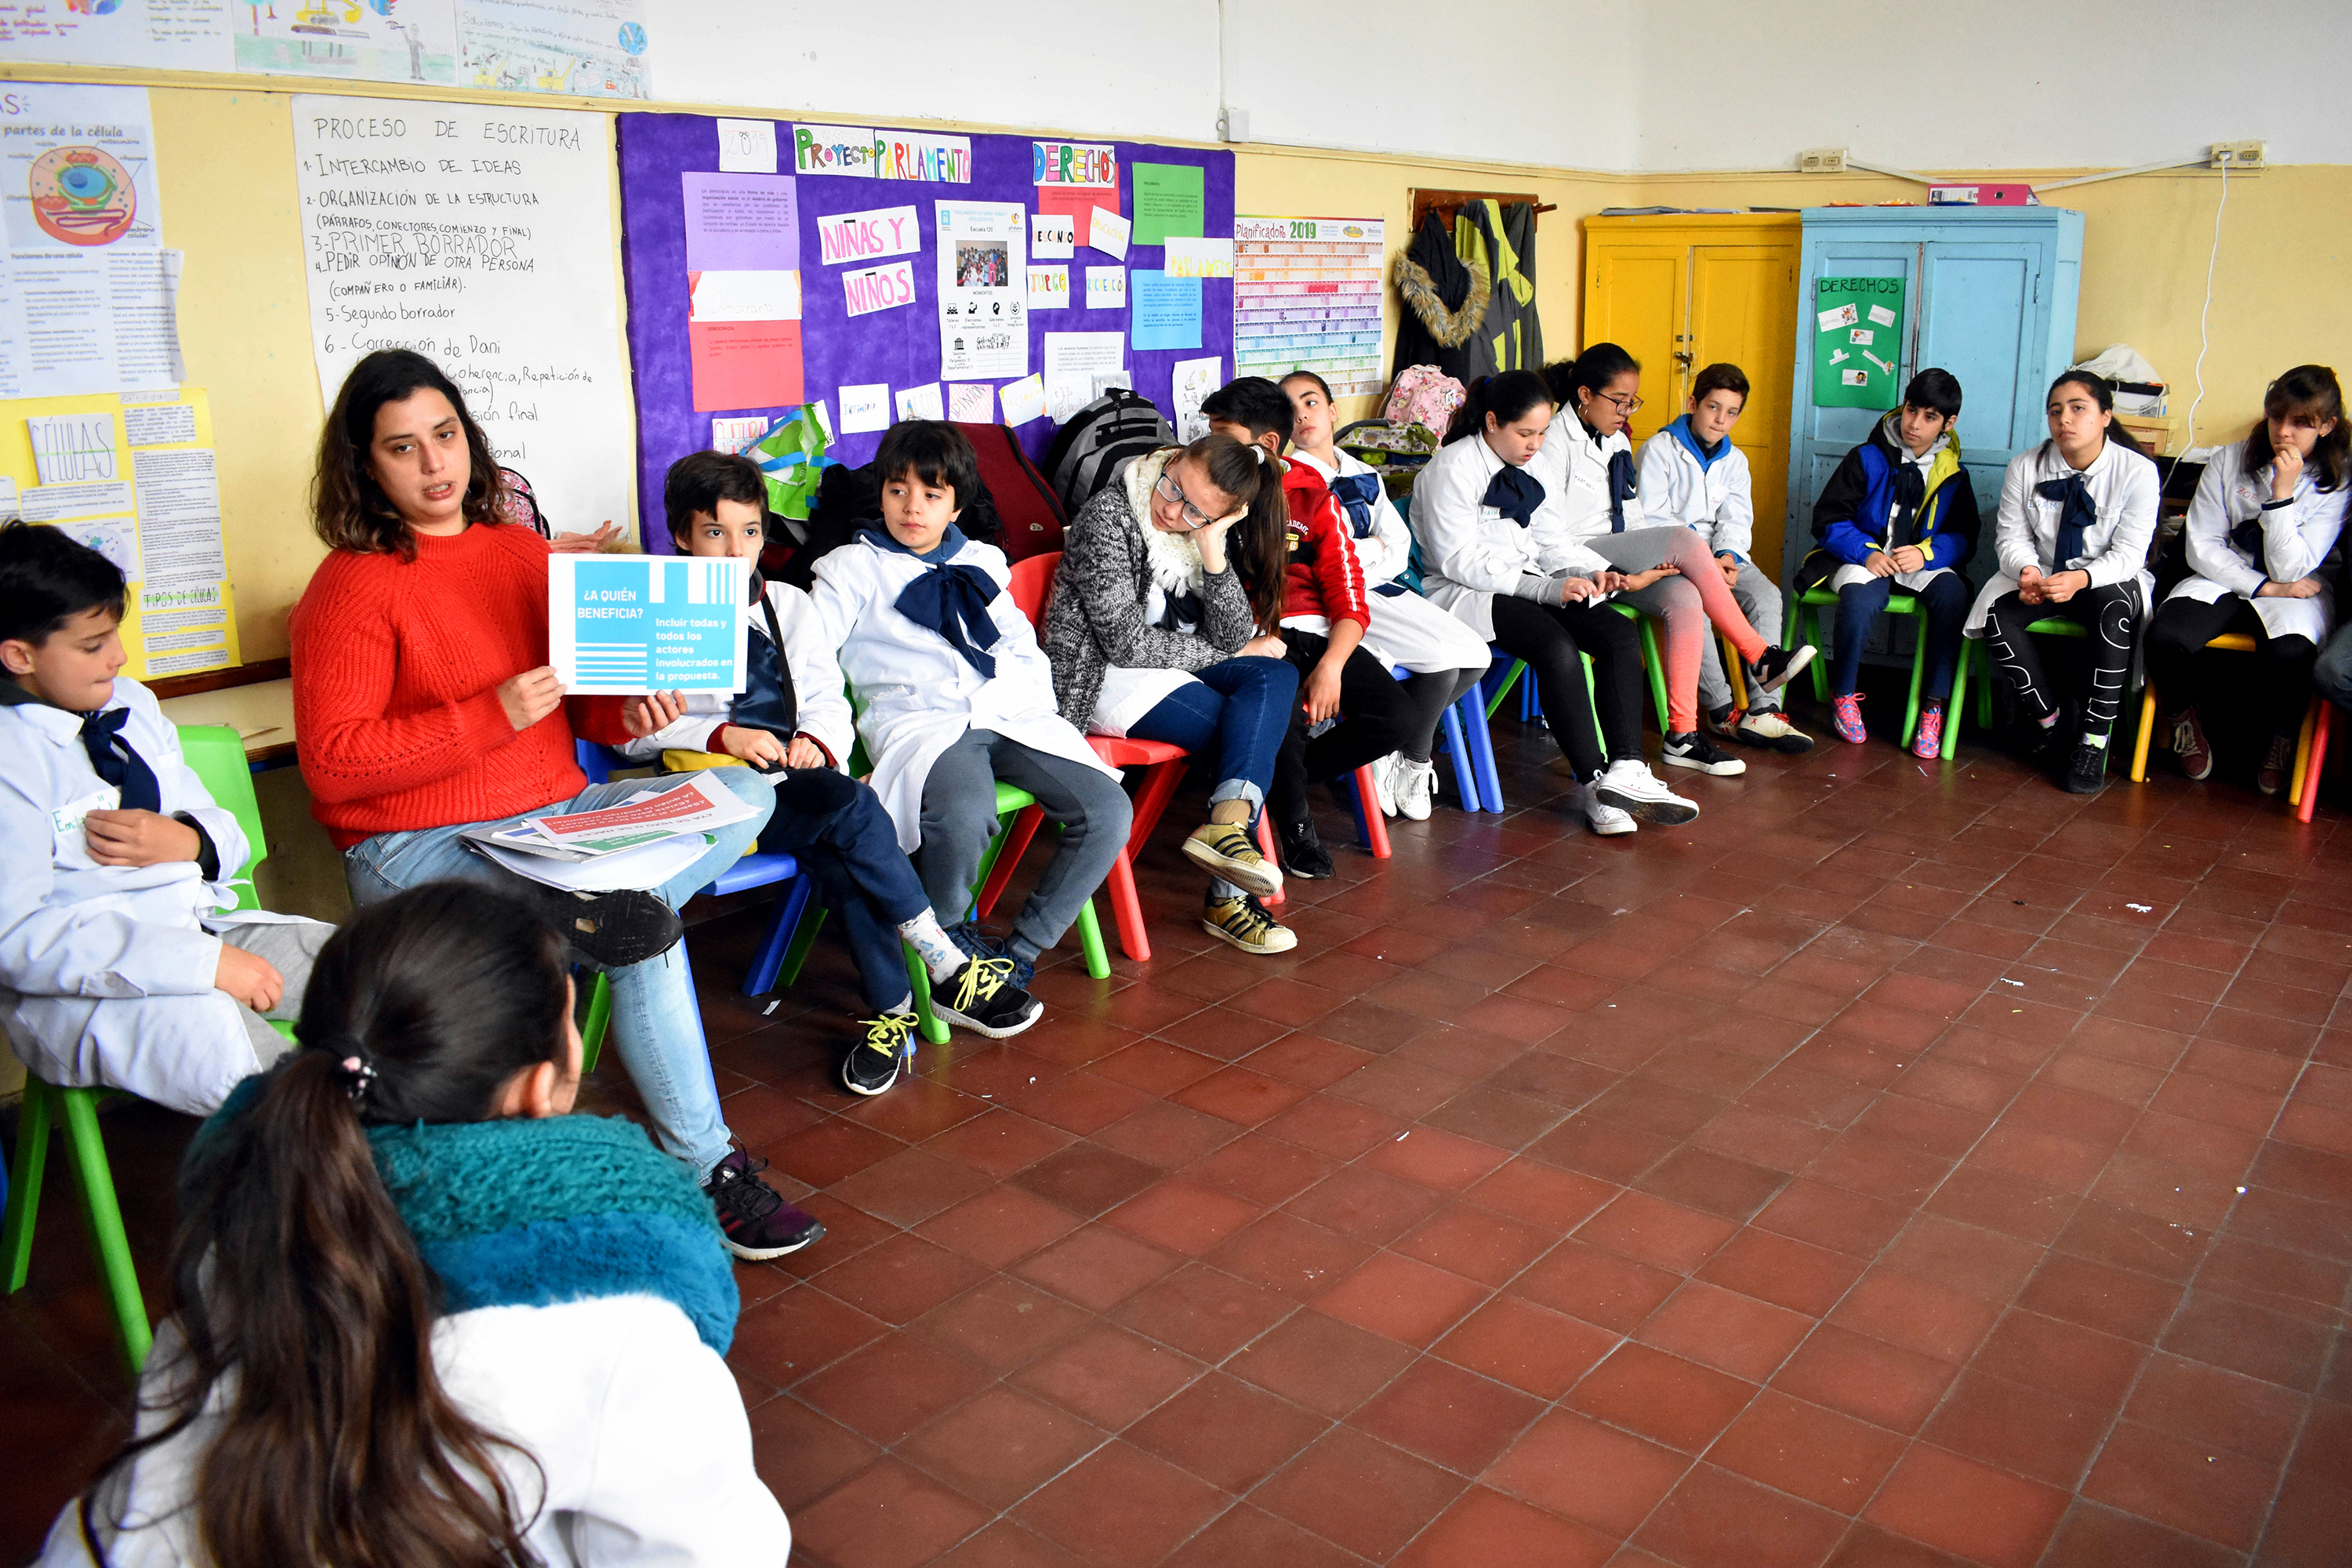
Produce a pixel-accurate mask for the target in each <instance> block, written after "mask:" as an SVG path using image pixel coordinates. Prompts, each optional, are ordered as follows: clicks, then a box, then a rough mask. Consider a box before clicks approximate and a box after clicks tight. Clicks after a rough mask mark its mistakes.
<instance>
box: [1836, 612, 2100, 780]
mask: <svg viewBox="0 0 2352 1568" xmlns="http://www.w3.org/2000/svg"><path fill="white" fill-rule="evenodd" d="M1837 602H1838V596H1837V594H1836V592H1835V591H1834V590H1832V589H1831V588H1830V587H1828V586H1827V585H1826V584H1822V585H1818V586H1815V587H1811V588H1808V589H1806V590H1805V591H1804V592H1803V593H1802V594H1800V595H1798V596H1797V607H1796V611H1795V614H1794V616H1793V617H1792V620H1793V623H1794V624H1793V627H1792V631H1793V637H1792V642H1794V643H1802V642H1806V641H1811V643H1812V644H1813V645H1814V646H1815V647H1828V646H1829V638H1828V637H1827V636H1826V634H1824V632H1823V631H1822V612H1823V611H1825V610H1832V609H1835V608H1836V607H1837ZM1809 610H1810V611H1811V612H1812V614H1811V621H1812V632H1811V637H1808V636H1807V634H1806V631H1805V622H1806V619H1807V616H1806V612H1807V611H1809ZM1885 613H1886V614H1888V615H1890V616H1917V615H1918V614H1919V601H1918V599H1917V598H1916V597H1915V596H1914V595H1909V594H1906V593H1904V592H1902V591H1901V590H1900V589H1896V590H1895V591H1893V592H1891V593H1889V594H1888V595H1887V596H1886V612H1885ZM2069 624H2071V623H2069ZM1926 631H1927V628H1926V626H1921V627H1920V634H1921V635H1919V636H1917V637H1913V638H1912V639H1911V694H1910V696H1909V698H1908V699H1907V700H1906V702H1905V705H1904V710H1903V739H1902V741H1901V742H1899V743H1900V744H1902V745H1904V746H1906V747H1907V746H1909V745H1910V744H1911V737H1912V735H1913V734H1914V733H1915V732H1916V731H1917V730H1918V728H1919V685H1920V682H1921V680H1922V679H1924V678H1925V677H1926V675H1927V636H1926ZM1968 658H1969V639H1968V638H1966V637H1962V638H1961V639H1960V657H1959V662H1958V664H1957V665H1955V666H1954V667H1953V670H1952V694H1953V697H1954V699H1955V700H1953V701H1951V702H1949V703H1948V704H1947V705H1946V712H1945V715H1944V742H1943V745H1942V747H1941V749H1940V750H1938V751H1937V753H1936V760H1937V761H1938V762H1949V761H1950V760H1951V756H1952V748H1953V742H1954V739H1955V737H1956V736H1957V735H1958V732H1959V728H1960V722H1959V709H1960V708H1961V706H1962V705H1963V704H1962V701H1961V700H1960V699H1962V698H1963V697H1964V696H1965V694H1966V692H1967V691H1968V689H1969V688H1968V668H1969V666H1968ZM1829 666H1830V661H1829V660H1828V659H1826V658H1815V659H1814V660H1813V700H1814V701H1816V702H1827V701H1828V700H1830V671H1829ZM1986 700H1987V701H1988V702H1990V698H1988V699H1986ZM1988 711H1989V710H1988ZM1978 722H1979V724H1980V725H1981V724H1986V723H1990V719H1986V718H1980V719H1979V721H1978Z"/></svg>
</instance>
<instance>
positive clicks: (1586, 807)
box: [1576, 784, 1639, 838]
mask: <svg viewBox="0 0 2352 1568" xmlns="http://www.w3.org/2000/svg"><path fill="white" fill-rule="evenodd" d="M1576 804H1577V805H1578V807H1579V809H1580V810H1581V811H1582V812H1583V813H1584V826H1587V827H1590V828H1591V829H1592V831H1593V832H1595V833H1597V834H1599V835H1601V837H1603V838H1613V837H1616V836H1617V835H1618V834H1620V833H1631V832H1633V830H1634V828H1635V827H1637V826H1639V824H1637V823H1635V822H1634V820H1633V817H1632V816H1631V815H1629V814H1628V813H1625V812H1622V811H1620V810H1618V809H1617V808H1616V807H1615V806H1613V805H1607V804H1605V803H1604V802H1603V801H1602V800H1601V794H1600V790H1599V788H1598V786H1597V784H1586V785H1584V786H1583V787H1582V788H1580V789H1579V790H1578V791H1577V792H1576Z"/></svg>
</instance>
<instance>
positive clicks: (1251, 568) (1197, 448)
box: [1144, 399, 1290, 637]
mask: <svg viewBox="0 0 2352 1568" xmlns="http://www.w3.org/2000/svg"><path fill="white" fill-rule="evenodd" d="M1284 403H1285V406H1287V405H1288V400H1287V399H1285V400H1284ZM1183 455H1184V456H1185V457H1188V458H1192V459H1194V460H1195V461H1197V462H1198V463H1199V464H1200V465H1201V467H1202V470H1203V471H1204V472H1206V473H1207V475H1208V476H1209V482H1210V483H1211V484H1213V485H1214V486H1216V487H1217V488H1218V489H1221V490H1223V491H1224V492H1225V493H1226V494H1227V495H1229V496H1231V497H1233V498H1234V505H1236V506H1238V507H1241V508H1243V509H1244V510H1245V511H1246V512H1247V515H1246V516H1244V518H1243V519H1242V520H1241V521H1239V522H1237V523H1235V524H1234V526H1233V527H1232V528H1231V529H1230V530H1228V531H1227V532H1226V534H1225V553H1226V555H1227V556H1228V557H1230V558H1231V560H1232V562H1233V566H1234V571H1235V572H1237V573H1239V574H1241V580H1242V586H1243V587H1244V589H1246V590H1247V591H1248V593H1249V601H1250V614H1251V616H1253V617H1254V618H1255V620H1256V622H1257V629H1258V631H1259V633H1260V634H1261V635H1263V636H1266V637H1271V636H1273V635H1274V633H1275V631H1276V628H1278V627H1279V626H1281V625H1282V574H1283V569H1284V567H1285V566H1286V565H1287V564H1288V561H1289V550H1288V547H1287V544H1286V538H1285V536H1286V533H1287V531H1288V530H1289V526H1290V503H1289V501H1288V500H1286V498H1285V497H1284V495H1283V493H1282V459H1281V458H1276V457H1275V456H1273V455H1272V454H1270V453H1268V452H1267V451H1266V449H1265V447H1260V446H1256V445H1255V444H1253V443H1251V442H1247V441H1236V440H1234V438H1233V437H1231V436H1224V435H1216V434H1211V435H1207V436H1203V437H1201V438H1200V439H1199V440H1197V441H1195V442H1193V443H1192V445H1191V446H1189V447H1185V448H1184V452H1183ZM1169 460H1170V461H1171V462H1173V461H1174V460H1175V459H1173V458H1171V459H1169ZM1144 526H1146V527H1150V523H1149V522H1148V521H1147V522H1146V523H1145V525H1144Z"/></svg>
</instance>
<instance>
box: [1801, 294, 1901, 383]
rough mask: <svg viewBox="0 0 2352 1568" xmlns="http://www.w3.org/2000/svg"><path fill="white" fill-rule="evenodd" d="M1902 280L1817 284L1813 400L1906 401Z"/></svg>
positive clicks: (1814, 314)
mask: <svg viewBox="0 0 2352 1568" xmlns="http://www.w3.org/2000/svg"><path fill="white" fill-rule="evenodd" d="M1902 363H1903V279H1900V278H1822V279H1816V280H1815V281H1814V284H1813V405H1814V406H1815V407H1817V408H1892V407H1894V406H1895V404H1896V403H1897V402H1899V401H1901V399H1902V396H1903V386H1902V384H1901V382H1900V381H1899V380H1897V379H1896V378H1897V376H1898V375H1899V374H1901V368H1900V367H1901V366H1902Z"/></svg>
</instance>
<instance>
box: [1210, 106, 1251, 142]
mask: <svg viewBox="0 0 2352 1568" xmlns="http://www.w3.org/2000/svg"><path fill="white" fill-rule="evenodd" d="M1217 136H1218V139H1219V140H1221V141H1225V142H1246V141H1248V140H1249V139H1250V133H1249V110H1246V109H1228V110H1224V111H1223V113H1221V114H1219V115H1218V116H1217Z"/></svg>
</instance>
